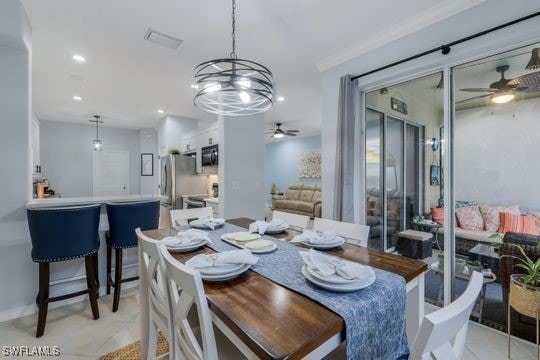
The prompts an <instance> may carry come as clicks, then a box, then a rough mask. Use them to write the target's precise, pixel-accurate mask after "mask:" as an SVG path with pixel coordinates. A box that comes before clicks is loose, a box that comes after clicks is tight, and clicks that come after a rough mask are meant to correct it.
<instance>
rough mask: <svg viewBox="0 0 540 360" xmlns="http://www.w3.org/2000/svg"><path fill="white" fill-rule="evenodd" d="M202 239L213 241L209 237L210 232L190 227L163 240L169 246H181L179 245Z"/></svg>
mask: <svg viewBox="0 0 540 360" xmlns="http://www.w3.org/2000/svg"><path fill="white" fill-rule="evenodd" d="M201 240H206V241H207V242H212V240H210V238H209V237H208V234H207V233H205V232H204V231H202V230H197V229H190V230H186V231H183V232H179V233H178V234H176V236H168V237H166V238H164V239H163V240H162V241H164V242H165V244H166V245H167V246H171V247H179V246H188V245H192V244H196V243H198V242H200V241H201Z"/></svg>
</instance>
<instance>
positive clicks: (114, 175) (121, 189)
mask: <svg viewBox="0 0 540 360" xmlns="http://www.w3.org/2000/svg"><path fill="white" fill-rule="evenodd" d="M92 160H93V182H92V184H93V193H94V196H105V195H128V194H129V152H128V151H111V150H103V151H94V152H93V155H92Z"/></svg>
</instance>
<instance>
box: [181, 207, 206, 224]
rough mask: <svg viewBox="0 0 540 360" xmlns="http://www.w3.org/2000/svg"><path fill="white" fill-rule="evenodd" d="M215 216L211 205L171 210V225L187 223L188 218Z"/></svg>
mask: <svg viewBox="0 0 540 360" xmlns="http://www.w3.org/2000/svg"><path fill="white" fill-rule="evenodd" d="M202 216H213V212H212V208H211V207H203V208H193V209H179V210H171V227H175V226H181V225H187V223H188V219H197V218H200V217H202Z"/></svg>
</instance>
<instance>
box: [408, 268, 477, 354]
mask: <svg viewBox="0 0 540 360" xmlns="http://www.w3.org/2000/svg"><path fill="white" fill-rule="evenodd" d="M483 282H484V279H483V276H482V274H480V273H479V272H476V271H475V272H473V274H472V276H471V278H470V280H469V285H468V286H467V289H466V290H465V292H464V293H463V294H461V296H460V297H459V298H457V299H456V300H455V301H454V302H452V303H451V304H449V305H447V306H446V307H444V308H442V309H440V310H437V311H435V312H433V313H431V314H429V315H426V317H425V318H424V320H423V321H422V324H421V325H420V330H419V331H418V333H417V335H416V338H415V340H414V343H413V346H412V349H411V360H420V359H421V360H424V359H430V360H431V359H436V360H457V359H461V356H462V355H463V349H464V347H465V338H466V336H467V329H468V325H469V316H470V315H471V311H472V309H473V307H474V304H475V303H476V299H477V298H478V295H479V294H480V290H482V286H483Z"/></svg>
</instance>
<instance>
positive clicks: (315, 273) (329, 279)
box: [307, 266, 358, 284]
mask: <svg viewBox="0 0 540 360" xmlns="http://www.w3.org/2000/svg"><path fill="white" fill-rule="evenodd" d="M307 271H308V272H309V273H310V275H312V276H315V277H316V278H317V279H319V280H322V281H326V282H329V283H333V284H349V283H352V282H354V281H356V280H358V279H345V278H342V277H341V276H339V275H337V274H332V275H330V276H324V275H321V274H320V273H319V272H318V271H317V270H315V269H314V268H312V267H310V266H307Z"/></svg>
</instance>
